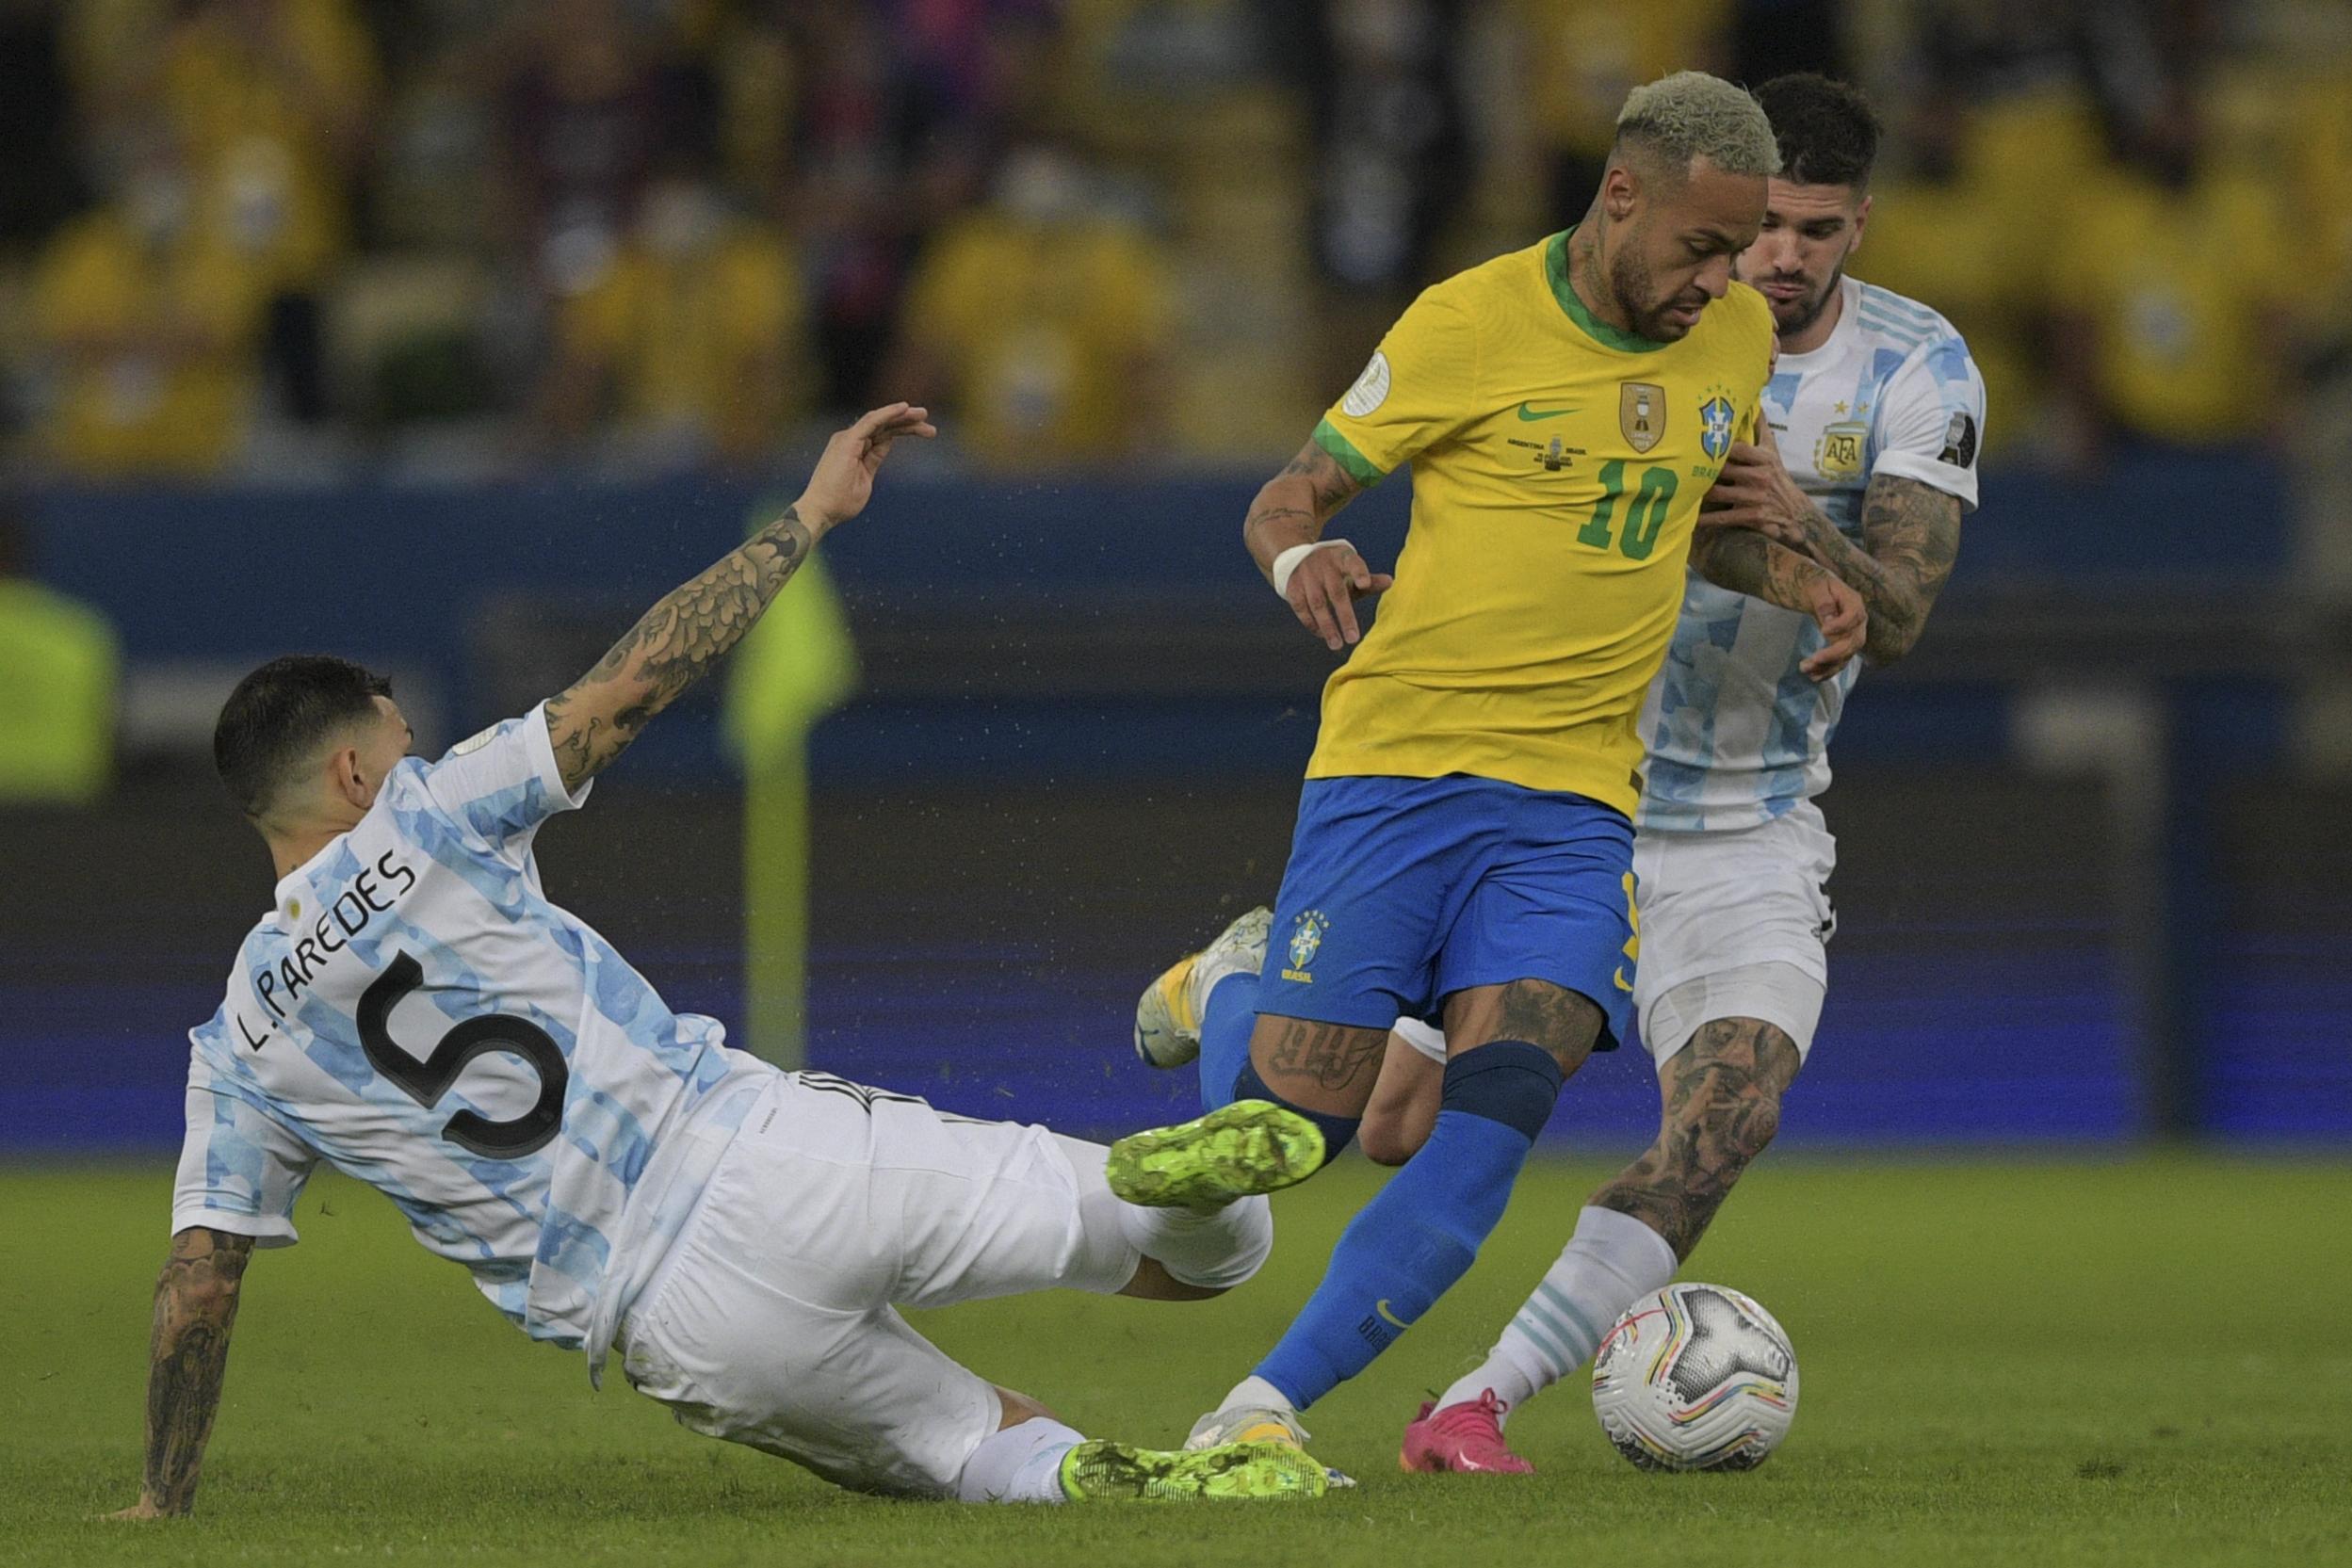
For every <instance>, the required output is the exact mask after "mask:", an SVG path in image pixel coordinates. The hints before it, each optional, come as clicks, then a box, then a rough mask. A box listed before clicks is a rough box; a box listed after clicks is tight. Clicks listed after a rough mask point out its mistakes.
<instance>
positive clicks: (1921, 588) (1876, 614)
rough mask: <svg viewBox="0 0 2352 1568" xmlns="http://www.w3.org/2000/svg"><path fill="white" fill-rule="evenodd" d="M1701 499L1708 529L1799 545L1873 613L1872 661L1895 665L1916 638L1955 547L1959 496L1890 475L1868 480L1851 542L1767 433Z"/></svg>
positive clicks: (1740, 452)
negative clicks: (1858, 535) (1857, 537)
mask: <svg viewBox="0 0 2352 1568" xmlns="http://www.w3.org/2000/svg"><path fill="white" fill-rule="evenodd" d="M1707 500H1708V508H1709V509H1708V511H1707V512H1706V513H1705V514H1704V518H1703V521H1704V522H1705V523H1706V525H1709V526H1710V527H1711V528H1714V529H1718V530H1728V529H1733V528H1744V529H1753V530H1755V531H1756V532H1758V533H1760V534H1762V535H1764V536H1766V537H1768V538H1771V539H1774V540H1776V541H1778V542H1780V543H1782V544H1786V545H1788V546H1789V547H1790V548H1791V549H1794V550H1802V551H1804V552H1805V553H1806V554H1807V555H1809V556H1810V557H1812V558H1814V559H1815V560H1818V561H1820V562H1821V563H1822V564H1823V565H1824V566H1826V567H1827V568H1829V570H1830V571H1832V572H1835V573H1836V574H1838V575H1839V577H1840V578H1841V579H1842V580H1843V581H1844V582H1845V583H1846V585H1847V586H1848V587H1850V588H1852V589H1853V590H1855V591H1856V592H1857V593H1859V594H1860V595H1861V596H1862V603H1863V605H1864V606H1866V607H1867V608H1868V609H1869V611H1870V637H1869V640H1868V641H1867V642H1866V643H1865V644H1864V647H1863V652H1864V653H1865V654H1867V655H1869V656H1870V661H1871V662H1872V663H1873V664H1892V663H1894V661H1895V660H1897V659H1899V658H1901V657H1902V656H1903V655H1906V654H1907V653H1909V652H1910V651H1911V647H1912V645H1913V644H1914V643H1916V642H1918V641H1919V635H1920V633H1921V631H1922V630H1923V629H1924V628H1925V627H1926V625H1927V612H1928V611H1929V610H1930V609H1932V608H1933V607H1934V606H1935V603H1936V595H1937V594H1938V593H1939V592H1941V591H1942V590H1943V585H1944V580H1945V579H1946V578H1947V577H1950V576H1951V575H1952V563H1953V561H1954V560H1955V559H1956V558H1958V556H1959V554H1960V498H1959V497H1958V496H1956V495H1954V494H1951V493H1949V492H1946V491H1941V490H1938V489H1937V488H1936V487H1935V486H1934V485H1929V484H1922V483H1921V482H1920V481H1919V480H1917V479H1906V478H1899V477H1896V476H1894V475H1892V474H1877V475H1873V476H1872V477H1871V481H1870V488H1869V489H1868V490H1867V491H1865V492H1864V493H1863V496H1862V542H1861V543H1860V544H1858V545H1857V544H1856V543H1855V542H1853V541H1852V540H1850V539H1848V538H1846V537H1845V535H1844V534H1843V533H1841V532H1840V531H1839V528H1838V525H1836V524H1835V523H1832V522H1831V521H1830V520H1829V518H1828V515H1827V514H1826V513H1825V512H1824V511H1823V510H1822V509H1820V508H1819V507H1817V506H1815V505H1814V504H1813V498H1812V497H1811V496H1809V495H1808V494H1806V493H1805V492H1804V491H1802V490H1800V489H1798V488H1797V484H1796V481H1795V480H1794V479H1792V478H1791V477H1789V471H1788V469H1787V468H1786V467H1784V466H1783V465H1782V464H1781V461H1780V453H1779V450H1778V448H1777V447H1776V446H1775V445H1773V443H1772V440H1771V435H1770V431H1769V430H1767V431H1766V432H1765V439H1764V440H1763V441H1762V442H1760V444H1758V445H1754V446H1749V445H1745V444H1744V443H1742V444H1739V445H1734V446H1733V447H1732V448H1731V452H1730V455H1729V457H1728V459H1727V460H1726V461H1725V462H1724V465H1723V477H1722V478H1720V479H1719V480H1717V481H1716V483H1715V488H1714V489H1713V490H1712V491H1711V492H1710V493H1708V497H1707Z"/></svg>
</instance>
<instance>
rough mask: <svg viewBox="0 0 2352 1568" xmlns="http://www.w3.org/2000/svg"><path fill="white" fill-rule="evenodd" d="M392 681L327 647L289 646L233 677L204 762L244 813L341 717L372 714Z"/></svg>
mask: <svg viewBox="0 0 2352 1568" xmlns="http://www.w3.org/2000/svg"><path fill="white" fill-rule="evenodd" d="M391 695H392V683H391V681H389V680H387V679H386V678H385V677H383V676H381V675H379V674H377V673H376V672H375V671H371V670H365V669H363V668H361V667H360V666H358V665H356V664H353V663H352V662H351V661H350V660H349V659H339V658H336V657H335V656H334V655H332V654H289V655H286V656H285V657H284V658H279V659H271V660H270V661H269V662H268V664H265V665H263V666H262V667H261V668H260V669H259V670H256V671H253V672H252V673H251V674H250V675H248V676H246V677H245V678H244V679H243V680H241V681H239V682H237V683H236V689H235V691H232V692H230V693H229V700H228V702H226V703H222V704H221V708H220V721H219V723H217V724H215V725H214V726H213V730H212V765H213V768H215V769H216V770H217V771H218V772H219V775H220V782H221V783H222V784H226V785H227V786H228V790H229V799H230V800H235V802H236V805H237V809H238V810H239V811H241V812H243V813H244V814H245V815H246V816H261V815H263V814H264V813H265V812H267V811H268V809H269V807H270V805H271V804H272V803H273V802H274V801H275V800H276V798H277V794H278V791H279V790H281V789H283V788H284V786H285V784H286V775H287V774H288V773H289V772H291V771H292V770H293V768H295V767H296V766H297V765H299V764H300V763H301V762H302V760H303V759H304V758H305V757H307V756H308V755H309V754H310V753H311V752H313V751H314V750H316V748H317V746H318V744H319V743H320V742H321V741H323V740H325V739H327V737H328V736H332V735H333V734H334V733H335V732H336V731H337V730H340V729H342V728H343V727H344V726H346V725H348V724H352V723H356V722H358V721H359V720H361V719H373V718H374V717H376V699H377V698H379V697H389V696H391Z"/></svg>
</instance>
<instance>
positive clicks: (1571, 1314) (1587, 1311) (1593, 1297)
mask: <svg viewBox="0 0 2352 1568" xmlns="http://www.w3.org/2000/svg"><path fill="white" fill-rule="evenodd" d="M1678 1267H1679V1265H1678V1264H1677V1262H1676V1260H1675V1255H1674V1249H1673V1248H1671V1247H1669V1246H1667V1245H1666V1238H1665V1237H1663V1236H1660V1235H1659V1234H1658V1233H1657V1232H1656V1231H1654V1230H1651V1229H1650V1228H1649V1227H1648V1226H1647V1225H1645V1224H1644V1223H1642V1222H1641V1221H1640V1220H1636V1219H1634V1218H1633V1217H1632V1216H1631V1215H1630V1214H1619V1213H1618V1212H1617V1211H1616V1210H1615V1209H1613V1208H1593V1207H1589V1206H1588V1207H1587V1208H1586V1209H1585V1210H1584V1212H1583V1213H1582V1214H1580V1215H1578V1216H1577V1220H1576V1235H1575V1236H1574V1237H1572V1238H1570V1240H1569V1242H1568V1244H1567V1246H1566V1247H1565V1248H1564V1249H1562V1251H1561V1253H1560V1261H1559V1262H1557V1263H1555V1264H1553V1265H1552V1266H1551V1268H1550V1269H1549V1270H1548V1271H1547V1272H1546V1273H1545V1275H1544V1280H1543V1283H1542V1284H1541V1285H1537V1286H1536V1287H1535V1293H1534V1294H1533V1295H1532V1296H1530V1297H1529V1298H1528V1299H1527V1304H1526V1305H1525V1306H1522V1307H1521V1308H1519V1311H1518V1316H1517V1317H1514V1318H1512V1319H1511V1322H1510V1326H1509V1327H1507V1328H1505V1329H1504V1330H1503V1331H1502V1337H1501V1338H1500V1339H1498V1340H1496V1341H1495V1348H1494V1349H1493V1350H1489V1351H1487V1352H1486V1363H1485V1365H1484V1366H1481V1367H1479V1369H1478V1370H1477V1371H1475V1372H1472V1373H1471V1374H1470V1375H1469V1376H1468V1377H1466V1378H1460V1379H1457V1380H1455V1382H1454V1384H1453V1386H1452V1387H1451V1388H1449V1389H1447V1390H1446V1391H1445V1393H1444V1394H1443V1395H1441V1396H1439V1397H1438V1399H1437V1407H1438V1408H1439V1409H1440V1410H1442V1409H1444V1408H1445V1407H1446V1406H1448V1405H1456V1404H1463V1403H1466V1402H1470V1401H1475V1400H1476V1399H1477V1398H1478V1397H1479V1395H1480V1394H1482V1393H1484V1392H1485V1391H1486V1390H1487V1389H1490V1388H1491V1389H1493V1390H1494V1393H1495V1398H1497V1399H1499V1400H1500V1401H1501V1403H1502V1407H1503V1409H1504V1411H1505V1412H1506V1413H1508V1412H1510V1411H1514V1410H1517V1409H1518V1408H1519V1406H1521V1405H1523V1404H1525V1403H1526V1402H1527V1401H1528V1400H1530V1399H1532V1398H1534V1397H1535V1396H1536V1395H1537V1394H1540V1393H1542V1392H1543V1391H1544V1390H1545V1389H1547V1388H1549V1387H1550V1386H1551V1385H1552V1384H1553V1383H1555V1382H1559V1381H1560V1380H1561V1379H1562V1378H1565V1377H1566V1376H1567V1375H1568V1374H1569V1373H1570V1372H1573V1371H1575V1370H1576V1369H1577V1368H1578V1367H1580V1366H1583V1365H1584V1363H1585V1362H1586V1361H1587V1360H1589V1359H1591V1357H1592V1353H1593V1352H1594V1351H1595V1350H1598V1349H1599V1348H1600V1338H1601V1335H1603V1334H1607V1333H1608V1332H1609V1330H1610V1327H1611V1325H1613V1324H1614V1323H1615V1322H1616V1320H1617V1319H1618V1318H1619V1317H1622V1316H1623V1315H1624V1313H1625V1309H1626V1308H1627V1307H1630V1306H1631V1305H1632V1304H1633V1303H1634V1302H1635V1301H1640V1300H1641V1299H1642V1298H1643V1297H1645V1296H1646V1295H1648V1294H1649V1293H1650V1292H1651V1291H1653V1290H1658V1289H1661V1288H1663V1286H1665V1285H1667V1284H1668V1283H1669V1282H1670V1281H1672V1280H1673V1278H1674V1271H1675V1269H1677V1268H1678Z"/></svg>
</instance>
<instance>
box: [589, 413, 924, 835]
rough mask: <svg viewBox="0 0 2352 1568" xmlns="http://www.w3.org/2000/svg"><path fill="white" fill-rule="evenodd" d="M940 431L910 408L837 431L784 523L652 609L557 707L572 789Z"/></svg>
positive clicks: (624, 744) (608, 760) (731, 641)
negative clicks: (919, 444) (881, 478)
mask: <svg viewBox="0 0 2352 1568" xmlns="http://www.w3.org/2000/svg"><path fill="white" fill-rule="evenodd" d="M938 433H939V432H938V431H937V430H935V429H933V428H932V426H931V425H930V424H929V423H928V422H927V420H926V419H925V417H924V411H923V410H921V409H916V408H909V407H908V406H907V405H906V404H904V403H893V404H891V405H890V406H889V407H888V408H886V409H876V410H875V411H874V412H871V413H869V414H868V415H866V417H865V418H863V419H860V420H859V421H858V422H857V423H856V424H854V425H852V426H851V427H850V428H848V429H846V430H841V431H837V432H835V435H834V437H833V439H832V440H831V441H828V442H827V443H825V454H824V456H823V457H821V458H819V459H818V460H817V471H816V472H815V473H814V474H812V475H811V476H810V477H809V481H808V488H807V489H806V490H804V491H803V492H802V493H801V498H800V499H799V500H797V501H795V502H793V503H792V504H791V505H790V506H788V507H787V508H785V509H784V515H783V516H781V517H779V518H777V519H776V520H775V521H774V522H773V523H770V524H769V525H768V526H766V527H765V528H762V529H761V530H760V531H759V532H757V533H755V534H754V535H753V536H752V537H751V538H750V539H748V540H746V541H744V542H743V545H742V547H741V548H739V549H736V550H731V551H729V552H728V553H727V554H726V555H724V556H722V558H720V559H719V560H718V562H717V563H716V564H715V565H713V566H712V567H711V568H710V569H709V570H708V571H706V572H705V573H704V574H702V575H700V576H698V577H696V578H695V579H694V580H693V581H691V582H689V583H687V584H686V585H684V586H683V587H681V588H679V589H677V590H674V591H673V592H672V593H670V594H669V595H668V596H667V597H665V598H664V599H663V600H662V601H661V602H660V603H659V604H657V605H656V606H654V607H653V608H651V609H649V610H647V611H646V612H645V613H644V615H643V616H642V617H641V619H640V620H639V621H638V622H637V624H636V625H634V626H632V627H630V628H629V631H628V634H627V635H626V636H624V637H623V638H622V639H621V640H620V641H618V642H616V643H614V644H613V645H612V648H611V650H610V652H608V653H607V654H606V655H605V656H604V657H603V658H601V659H599V660H598V661H597V663H596V668H595V669H593V670H591V671H589V672H588V673H587V674H585V675H583V676H581V677H580V678H579V679H578V680H577V681H576V682H575V683H573V685H572V687H570V688H569V689H568V690H566V691H564V692H563V693H562V694H561V695H560V696H557V697H552V698H550V699H548V702H547V734H548V736H549V738H551V739H552V740H553V741H554V742H555V748H556V762H557V764H558V766H560V768H562V770H563V782H564V784H565V786H566V787H567V788H570V789H573V790H577V789H578V788H579V787H580V785H582V784H586V783H587V782H588V781H589V780H591V779H592V778H594V777H595V776H596V775H597V774H599V773H601V772H603V771H604V770H605V769H606V768H609V767H611V766H612V764H613V762H614V760H615V759H616V758H618V757H619V756H620V755H621V753H622V752H625V751H627V750H628V749H629V744H630V742H632V741H634V740H635V739H636V738H637V737H638V735H639V733H640V732H641V731H642V730H643V729H644V728H645V726H646V724H647V723H648V722H650V721H651V720H652V719H653V717H654V716H655V715H656V714H657V713H659V712H660V711H661V710H662V709H664V708H666V707H668V706H669V705H670V704H671V703H673V702H675V701H677V699H678V696H679V694H680V693H681V692H683V691H685V690H686V688H687V687H690V686H692V685H693V684H694V683H695V682H696V681H699V680H701V679H702V678H703V676H705V675H706V674H707V673H709V671H710V668H711V666H713V665H714V664H716V663H718V661H719V659H720V657H721V656H722V655H724V654H725V653H726V651H727V650H728V649H730V648H732V647H734V646H735V645H736V644H737V643H738V642H739V641H741V640H742V638H743V634H744V633H745V632H748V631H750V630H751V629H752V626H753V623H754V622H757V621H758V620H759V617H760V612H761V611H763V610H765V609H766V608H767V607H768V606H769V605H770V603H772V602H773V601H774V599H775V597H776V595H777V594H778V593H779V592H781V591H782V590H783V589H784V585H785V584H786V583H787V582H789V581H790V580H791V578H792V574H794V573H796V572H798V571H799V570H800V569H801V566H802V563H803V562H804V561H806V560H807V559H808V556H809V552H810V551H811V550H814V549H815V548H816V547H817V542H818V541H819V540H820V539H822V538H824V537H825V535H826V534H827V533H828V532H830V531H831V530H832V529H833V528H834V527H835V525H838V524H841V523H846V522H848V521H849V520H850V519H851V518H852V517H855V516H856V515H857V514H858V513H859V512H861V511H863V510H865V509H866V503H867V502H868V500H869V499H871V498H872V496H873V493H874V475H875V473H876V472H877V471H878V470H880V469H881V467H882V461H883V459H884V458H885V457H887V456H888V455H889V453H890V444H891V443H892V442H894V441H896V440H898V439H899V438H900V436H910V435H913V436H933V435H936V434H938Z"/></svg>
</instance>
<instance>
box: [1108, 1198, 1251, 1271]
mask: <svg viewBox="0 0 2352 1568" xmlns="http://www.w3.org/2000/svg"><path fill="white" fill-rule="evenodd" d="M1119 1234H1120V1235H1121V1236H1123V1237H1126V1238H1127V1245H1129V1246H1130V1247H1133V1248H1134V1249H1135V1250H1136V1251H1137V1252H1139V1253H1143V1254H1144V1256H1145V1257H1149V1258H1157V1259H1159V1260H1160V1267H1162V1268H1164V1269H1167V1270H1168V1273H1169V1276H1170V1277H1171V1278H1173V1279H1176V1280H1179V1281H1181V1282H1183V1283H1184V1284H1186V1285H1198V1286H1200V1287H1201V1288H1202V1289H1204V1290H1230V1289H1232V1288H1233V1287H1234V1286H1235V1285H1240V1284H1241V1282H1242V1281H1244V1280H1246V1279H1248V1278H1249V1277H1250V1276H1251V1275H1253V1274H1255V1273H1257V1269H1258V1266H1259V1265H1260V1264H1262V1263H1264V1262H1265V1261H1266V1255H1267V1254H1268V1253H1271V1252H1273V1250H1274V1211H1273V1204H1270V1203H1268V1202H1267V1201H1266V1199H1265V1197H1264V1195H1263V1194H1260V1195H1258V1196H1256V1197H1250V1198H1241V1199H1238V1200H1236V1201H1235V1202H1233V1203H1230V1204H1225V1206H1224V1207H1223V1208H1217V1209H1211V1210H1209V1211H1208V1213H1206V1214H1202V1213H1196V1212H1194V1211H1193V1210H1192V1209H1189V1208H1144V1207H1141V1206H1139V1205H1137V1204H1120V1205H1119Z"/></svg>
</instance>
